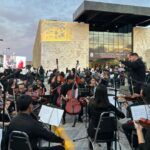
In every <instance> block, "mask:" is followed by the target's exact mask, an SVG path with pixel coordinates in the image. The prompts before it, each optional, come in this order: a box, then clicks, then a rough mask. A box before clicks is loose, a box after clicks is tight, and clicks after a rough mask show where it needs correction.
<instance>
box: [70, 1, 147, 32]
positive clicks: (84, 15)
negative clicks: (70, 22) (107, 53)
mask: <svg viewBox="0 0 150 150" xmlns="http://www.w3.org/2000/svg"><path fill="white" fill-rule="evenodd" d="M73 19H74V21H77V22H84V23H88V24H89V25H90V31H110V32H111V31H112V32H114V31H116V30H118V28H121V27H124V26H127V25H128V26H130V27H131V28H132V27H134V26H147V25H149V24H150V8H148V7H139V6H129V5H119V4H109V3H102V2H93V1H84V2H83V3H82V4H81V5H80V7H79V8H78V9H77V10H76V12H75V13H74V15H73Z"/></svg>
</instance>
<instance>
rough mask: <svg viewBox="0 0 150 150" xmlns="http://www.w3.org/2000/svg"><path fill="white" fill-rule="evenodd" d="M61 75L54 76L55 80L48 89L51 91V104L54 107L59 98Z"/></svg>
mask: <svg viewBox="0 0 150 150" xmlns="http://www.w3.org/2000/svg"><path fill="white" fill-rule="evenodd" d="M61 84H62V83H61V75H59V74H58V75H56V76H55V80H54V82H53V83H51V85H50V89H51V95H52V103H53V104H54V105H56V102H57V99H58V97H59V94H60V91H59V89H60V88H61V87H60V85H61Z"/></svg>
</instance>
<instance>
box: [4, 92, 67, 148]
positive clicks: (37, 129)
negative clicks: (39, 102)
mask: <svg viewBox="0 0 150 150" xmlns="http://www.w3.org/2000/svg"><path fill="white" fill-rule="evenodd" d="M32 109H33V106H32V98H31V97H30V96H28V95H22V96H20V97H19V98H18V100H17V110H18V115H17V116H16V117H15V118H14V119H12V120H11V122H10V125H9V127H8V130H7V132H6V134H5V136H4V138H3V140H2V147H1V148H2V150H7V149H8V141H9V135H10V133H11V132H12V131H14V130H17V131H22V132H25V133H27V134H28V136H29V140H30V143H31V146H32V149H33V150H64V148H63V147H62V146H61V145H60V146H54V147H41V148H40V147H38V146H37V143H38V139H43V140H46V141H49V142H55V143H61V144H63V143H64V140H63V139H62V138H60V137H58V136H56V135H55V134H53V133H52V132H51V131H48V130H47V129H45V128H44V127H43V126H42V124H41V123H40V122H38V121H37V120H35V119H33V118H32V116H31V113H32Z"/></svg>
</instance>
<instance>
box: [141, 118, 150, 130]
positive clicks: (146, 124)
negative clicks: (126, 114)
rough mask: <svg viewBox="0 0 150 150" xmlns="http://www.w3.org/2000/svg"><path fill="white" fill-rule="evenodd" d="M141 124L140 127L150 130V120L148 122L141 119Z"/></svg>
mask: <svg viewBox="0 0 150 150" xmlns="http://www.w3.org/2000/svg"><path fill="white" fill-rule="evenodd" d="M139 123H140V125H142V126H143V127H146V128H150V120H148V119H145V118H141V119H140V120H139Z"/></svg>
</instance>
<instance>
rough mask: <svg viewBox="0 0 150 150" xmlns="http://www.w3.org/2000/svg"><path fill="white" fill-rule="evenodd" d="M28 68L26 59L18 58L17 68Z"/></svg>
mask: <svg viewBox="0 0 150 150" xmlns="http://www.w3.org/2000/svg"><path fill="white" fill-rule="evenodd" d="M25 66H26V57H23V56H16V68H18V69H22V68H23V67H25Z"/></svg>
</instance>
